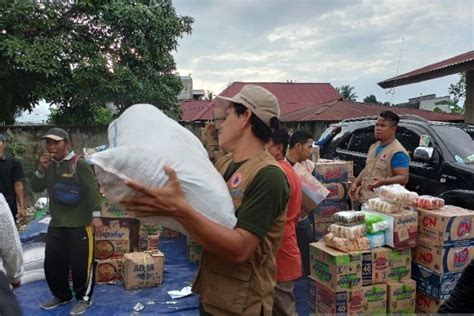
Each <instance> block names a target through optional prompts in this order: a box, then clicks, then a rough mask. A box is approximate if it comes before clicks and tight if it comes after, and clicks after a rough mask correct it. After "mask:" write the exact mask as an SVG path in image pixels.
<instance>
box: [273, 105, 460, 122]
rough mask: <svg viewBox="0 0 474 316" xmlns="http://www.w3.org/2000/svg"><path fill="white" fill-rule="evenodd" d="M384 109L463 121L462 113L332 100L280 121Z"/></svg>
mask: <svg viewBox="0 0 474 316" xmlns="http://www.w3.org/2000/svg"><path fill="white" fill-rule="evenodd" d="M384 110H390V111H393V112H395V113H397V114H399V115H401V114H412V115H419V116H421V117H423V118H425V119H427V120H430V121H463V120H464V118H463V116H462V115H454V114H447V113H437V112H431V111H426V110H418V109H411V108H402V107H396V106H385V105H381V104H373V103H363V102H351V101H333V102H328V103H326V104H324V105H321V106H313V107H310V108H306V109H302V110H299V111H295V112H292V113H287V114H285V115H282V117H281V120H282V121H290V122H292V121H293V122H302V121H341V120H344V119H350V118H355V117H362V116H377V115H379V114H380V112H382V111H384Z"/></svg>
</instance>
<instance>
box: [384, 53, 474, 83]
mask: <svg viewBox="0 0 474 316" xmlns="http://www.w3.org/2000/svg"><path fill="white" fill-rule="evenodd" d="M471 69H474V50H471V51H469V52H467V53H464V54H461V55H457V56H454V57H451V58H448V59H446V60H443V61H440V62H437V63H434V64H431V65H428V66H425V67H422V68H419V69H416V70H413V71H410V72H407V73H404V74H402V75H399V76H396V77H393V78H390V79H387V80H384V81H381V82H379V83H378V85H379V86H381V87H382V88H393V87H397V86H402V85H405V84H410V83H415V82H420V81H425V80H429V79H434V78H439V77H443V76H448V75H452V74H456V73H460V72H465V71H467V70H471Z"/></svg>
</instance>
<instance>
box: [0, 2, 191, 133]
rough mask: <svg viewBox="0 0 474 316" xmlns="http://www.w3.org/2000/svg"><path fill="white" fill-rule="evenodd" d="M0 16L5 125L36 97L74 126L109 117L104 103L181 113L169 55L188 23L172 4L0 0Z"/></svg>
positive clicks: (187, 31) (1, 109)
mask: <svg viewBox="0 0 474 316" xmlns="http://www.w3.org/2000/svg"><path fill="white" fill-rule="evenodd" d="M0 12H1V14H0V56H1V58H0V104H1V105H2V106H1V107H0V117H2V120H3V119H4V120H5V121H6V123H7V124H11V123H13V122H14V118H15V115H16V114H18V113H19V112H21V111H24V110H32V109H33V108H34V106H35V105H36V104H38V101H39V100H41V99H44V100H45V101H46V102H47V103H50V104H55V105H57V106H58V108H59V111H57V112H56V113H55V114H54V115H56V116H60V114H61V115H63V116H64V118H62V119H61V120H69V119H70V117H75V118H76V121H75V123H76V124H80V123H90V121H91V118H90V117H91V116H93V117H95V119H97V115H98V116H99V117H100V119H102V114H104V115H105V116H106V117H107V115H108V114H105V113H102V112H101V111H103V109H104V104H106V103H107V102H113V103H114V104H115V105H116V106H117V107H118V109H119V111H123V110H124V109H126V108H127V107H129V106H130V105H132V104H135V103H145V102H146V103H151V104H155V105H156V106H158V107H159V108H160V109H162V110H163V111H164V112H166V113H167V114H169V115H171V116H173V115H177V114H178V113H179V109H178V102H177V98H176V96H177V94H178V93H179V92H180V90H181V88H182V85H181V81H180V79H179V76H178V75H177V73H176V65H175V62H174V58H173V55H172V52H173V51H174V50H176V48H177V45H178V39H179V38H180V37H182V36H183V35H184V34H190V33H191V24H192V22H193V19H192V18H190V17H187V16H178V15H177V14H176V11H175V9H174V7H173V5H172V2H171V0H156V1H140V2H134V1H110V2H109V1H74V2H73V1H51V2H41V3H40V2H33V1H1V2H0ZM100 113H102V114H100ZM92 114H94V115H92ZM54 115H53V116H54Z"/></svg>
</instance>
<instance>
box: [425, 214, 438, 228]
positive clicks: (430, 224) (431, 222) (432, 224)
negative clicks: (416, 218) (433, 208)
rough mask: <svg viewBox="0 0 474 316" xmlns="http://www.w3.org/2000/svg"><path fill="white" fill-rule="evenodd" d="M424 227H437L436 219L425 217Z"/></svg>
mask: <svg viewBox="0 0 474 316" xmlns="http://www.w3.org/2000/svg"><path fill="white" fill-rule="evenodd" d="M423 226H424V227H435V226H436V217H434V216H425V218H423Z"/></svg>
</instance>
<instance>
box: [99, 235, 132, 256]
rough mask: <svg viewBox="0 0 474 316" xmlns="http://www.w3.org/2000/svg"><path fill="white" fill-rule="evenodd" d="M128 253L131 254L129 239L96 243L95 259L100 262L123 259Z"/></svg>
mask: <svg viewBox="0 0 474 316" xmlns="http://www.w3.org/2000/svg"><path fill="white" fill-rule="evenodd" d="M127 252H130V240H129V239H110V240H106V239H104V240H96V241H95V258H96V259H98V260H105V259H118V258H122V257H123V255H124V254H126V253H127Z"/></svg>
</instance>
